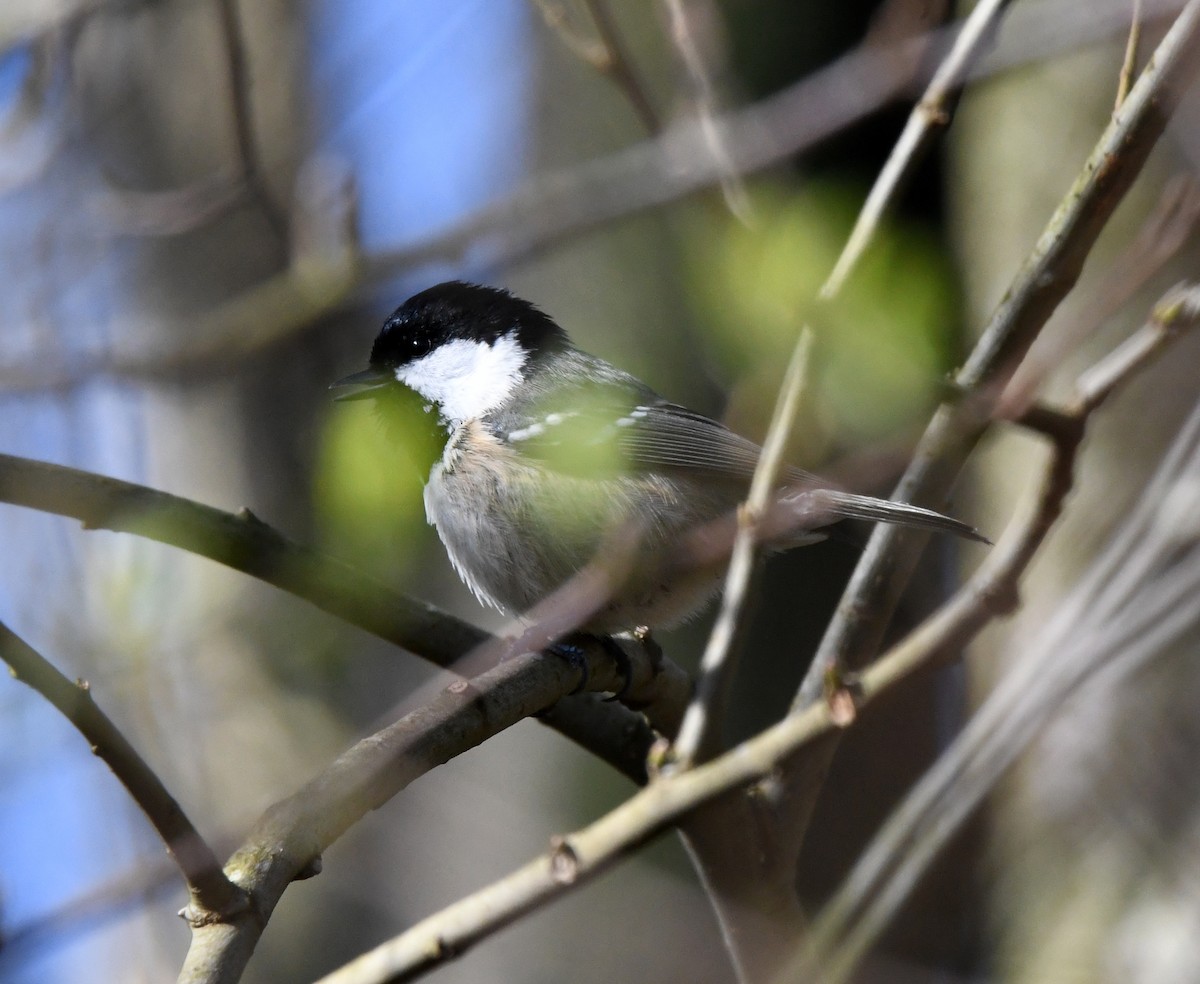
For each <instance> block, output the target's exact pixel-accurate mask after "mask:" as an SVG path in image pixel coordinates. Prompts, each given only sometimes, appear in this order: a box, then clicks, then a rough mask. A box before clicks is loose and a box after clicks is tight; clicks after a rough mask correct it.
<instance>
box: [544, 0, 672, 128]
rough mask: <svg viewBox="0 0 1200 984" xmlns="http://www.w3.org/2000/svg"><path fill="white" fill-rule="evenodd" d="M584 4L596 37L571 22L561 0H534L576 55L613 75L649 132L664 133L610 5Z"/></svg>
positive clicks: (586, 0) (599, 2)
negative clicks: (609, 7)
mask: <svg viewBox="0 0 1200 984" xmlns="http://www.w3.org/2000/svg"><path fill="white" fill-rule="evenodd" d="M584 3H585V4H586V6H587V9H588V14H589V15H590V16H591V18H592V23H593V24H594V25H595V28H596V36H595V37H590V36H588V35H586V34H584V33H583V32H581V31H580V30H579V29H578V28H576V27H575V26H574V25H573V24H572V23H571V21H570V19H569V18H568V17H567V14H566V11H565V10H564V9H563V6H562V3H561V0H534V5H535V6H536V7H537V8H538V10H540V11H541V13H542V19H543V20H544V21H545V22H546V26H547V27H549V28H550V29H551V30H552V31H554V33H555V34H557V35H558V37H559V39H560V40H561V41H562V42H563V44H565V45H566V46H567V47H568V48H569V49H570V50H571V51H572V52H573V53H574V54H575V57H577V58H578V59H579V60H580V61H582V62H584V63H585V64H587V65H590V66H591V67H592V68H593V69H594V70H595V71H597V72H599V73H600V74H601V75H605V76H607V77H608V78H610V79H611V80H612V82H613V84H614V85H615V86H616V87H617V88H618V89H620V90H621V92H622V93H624V95H625V98H626V99H628V100H629V104H630V106H632V107H633V111H634V113H635V114H636V115H637V117H638V119H639V120H640V121H641V123H642V126H644V127H645V128H646V132H647V133H650V134H655V133H659V132H661V131H662V121H661V120H660V119H659V116H658V113H657V112H656V111H655V109H654V105H653V104H652V103H651V101H650V97H649V95H648V94H647V92H646V87H645V85H643V83H642V80H641V79H640V78H639V77H638V74H637V72H636V70H635V69H634V67H633V62H632V61H631V60H630V58H629V53H628V52H627V51H626V49H625V42H624V41H623V40H622V38H621V33H620V31H618V30H617V25H616V22H615V21H614V20H613V18H612V14H611V12H610V11H609V9H608V5H607V4H606V3H605V2H604V0H584Z"/></svg>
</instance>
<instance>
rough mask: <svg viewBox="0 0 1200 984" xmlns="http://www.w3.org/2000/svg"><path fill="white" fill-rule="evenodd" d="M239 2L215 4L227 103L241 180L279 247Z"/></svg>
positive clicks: (283, 233)
mask: <svg viewBox="0 0 1200 984" xmlns="http://www.w3.org/2000/svg"><path fill="white" fill-rule="evenodd" d="M238 3H239V0H217V14H218V16H219V17H220V20H221V32H222V34H223V35H224V38H225V51H226V56H227V58H228V68H229V101H230V110H231V115H232V117H233V134H234V139H235V140H236V142H237V149H238V159H239V161H240V163H241V177H242V180H243V181H244V182H245V184H246V188H247V190H249V192H250V194H251V195H252V196H253V197H254V198H255V200H257V202H258V204H259V206H260V207H261V208H262V210H263V215H265V216H266V219H267V222H268V223H269V224H270V226H271V230H272V231H273V232H274V233H275V235H276V236H278V237H279V241H280V242H281V243H283V242H286V241H287V218H286V216H285V215H284V214H283V212H282V211H280V209H279V206H278V205H276V204H275V200H274V199H273V198H272V197H271V190H270V189H269V188H268V187H267V182H266V172H265V171H264V169H263V165H262V159H261V157H260V156H259V153H258V141H257V139H256V137H255V133H254V107H253V104H252V103H251V97H250V92H251V79H250V66H249V65H248V64H247V61H246V40H245V37H244V35H243V31H242V20H241V13H240V11H239V10H238Z"/></svg>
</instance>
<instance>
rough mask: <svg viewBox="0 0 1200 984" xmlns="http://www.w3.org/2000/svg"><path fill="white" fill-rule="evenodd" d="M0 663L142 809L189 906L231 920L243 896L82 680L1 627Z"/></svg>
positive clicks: (242, 904)
mask: <svg viewBox="0 0 1200 984" xmlns="http://www.w3.org/2000/svg"><path fill="white" fill-rule="evenodd" d="M0 659H3V660H4V662H5V663H7V664H8V666H9V668H10V670H11V672H12V675H13V677H15V678H16V679H17V680H20V681H21V682H22V683H24V684H27V685H28V686H30V687H32V688H33V689H34V690H36V691H37V692H38V693H39V694H41V695H42V696H43V697H45V698H46V700H47V701H48V702H49V703H50V704H51V705H52V706H54V707H55V708H56V709H57V710H58V711H59V712H60V713H61V714H62V715H63V717H65V718H66V719H67V720H68V721H70V722H71V724H72V725H73V726H74V727H75V729H76V730H77V731H78V732H79V733H80V734H81V735H83V737H84V738H85V739H86V740H87V742H88V744H89V745H91V748H92V752H93V753H94V754H95V755H97V756H98V757H99V758H100V759H102V760H103V761H104V762H105V763H106V764H107V765H108V767H109V768H110V769H112V771H113V775H115V776H116V777H117V779H118V780H119V781H120V783H121V785H122V786H124V787H125V789H126V790H127V791H128V792H129V795H130V796H131V797H132V798H133V801H134V802H135V803H136V804H137V805H138V806H139V807H140V808H141V810H142V812H143V813H144V814H145V815H146V819H148V820H149V821H150V823H151V825H152V826H153V827H154V829H155V830H156V831H157V832H158V835H159V837H161V838H162V841H163V844H165V845H166V848H167V851H168V853H169V854H170V855H171V857H172V858H173V859H174V860H175V864H176V865H177V866H178V868H179V871H180V873H181V874H182V875H183V878H184V881H185V882H186V883H187V886H188V892H189V893H190V895H191V897H192V902H193V904H198V905H202V906H204V907H205V908H206V909H207V910H209V911H211V912H213V913H216V914H219V915H220V917H221V918H230V917H233V916H235V915H236V914H237V913H239V912H242V911H244V910H245V909H246V906H247V899H246V896H245V894H244V893H243V892H242V891H241V890H240V889H239V888H238V887H237V886H236V885H234V884H233V883H232V882H231V881H230V880H229V879H228V878H226V877H225V874H224V872H223V871H222V870H221V863H220V862H219V861H218V860H217V857H216V855H215V854H213V851H212V848H210V847H209V846H208V843H207V842H206V841H205V840H204V838H203V837H201V836H200V832H199V831H198V830H196V828H195V827H194V826H193V825H192V822H191V821H190V820H189V819H188V818H187V815H186V814H185V813H184V812H183V808H182V807H181V806H180V805H179V804H178V803H177V802H176V800H175V798H174V797H173V796H172V795H171V794H170V793H169V792H168V791H167V787H166V786H165V785H163V782H162V780H161V779H159V777H158V776H157V774H155V772H154V770H153V769H151V768H150V766H149V765H147V764H146V761H145V759H143V758H142V757H141V755H139V754H138V752H137V750H136V749H135V748H134V747H133V745H132V744H130V742H129V740H128V739H127V738H126V737H125V736H124V735H123V734H122V733H121V731H120V729H119V728H118V727H117V726H116V725H115V724H113V722H112V720H111V719H110V718H109V717H108V715H107V714H105V713H104V712H103V711H102V710H100V708H99V706H98V705H97V704H96V701H95V699H94V697H93V696H92V692H91V688H90V687H89V686H88V684H87V683H86V682H85V681H83V680H77V681H75V682H74V683H72V682H71V681H70V680H68V679H67V678H66V677H65V676H63V674H62V673H60V672H59V671H58V670H57V669H55V667H54V666H53V665H51V663H50V662H49V661H48V660H47V659H46V658H45V657H44V656H42V655H41V654H40V653H38V652H37V651H36V650H35V649H34V648H33V647H32V646H30V645H29V644H28V643H27V642H25V640H24V639H22V638H20V637H19V636H18V635H17V634H16V633H15V632H13V631H12V630H11V629H10V628H9V627H8V626H7V625H4V624H3V623H0Z"/></svg>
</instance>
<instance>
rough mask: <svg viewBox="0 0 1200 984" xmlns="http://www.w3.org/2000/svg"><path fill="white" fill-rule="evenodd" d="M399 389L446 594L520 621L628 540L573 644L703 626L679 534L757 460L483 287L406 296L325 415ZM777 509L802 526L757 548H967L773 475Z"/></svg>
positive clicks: (338, 386)
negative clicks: (861, 526)
mask: <svg viewBox="0 0 1200 984" xmlns="http://www.w3.org/2000/svg"><path fill="white" fill-rule="evenodd" d="M397 387H406V388H407V389H409V390H412V391H414V392H415V393H416V394H418V395H419V397H420V398H421V399H423V400H424V401H427V406H426V410H427V411H432V410H434V409H436V411H437V414H438V423H439V425H440V427H441V429H442V432H443V433H444V435H445V446H444V449H443V451H442V454H441V458H440V460H438V461H437V462H436V463H435V464H434V465H433V468H432V470H431V471H430V474H429V478H428V481H427V482H426V484H425V512H426V516H427V517H428V519H429V522H430V523H431V524H432V525H433V526H434V527H436V529H437V532H438V536H439V537H440V538H441V540H442V543H443V544H444V545H445V548H446V551H447V553H448V554H449V556H450V560H451V562H452V563H453V565H454V568H455V570H456V571H457V572H458V574H459V576H460V577H461V578H462V580H463V581H464V582H465V583H466V584H467V586H468V587H469V588H470V589H471V590H472V591H473V592H474V593H475V595H476V597H478V598H479V600H480V601H481V602H483V603H485V604H488V605H491V606H493V607H494V608H497V609H499V610H500V611H501V612H504V613H505V614H508V615H520V614H521V613H522V612H525V611H528V610H529V609H530V608H531V607H532V606H533V605H534V604H536V603H537V602H538V601H540V600H542V599H543V598H545V597H546V596H547V595H549V594H550V593H551V592H553V591H554V590H555V589H557V588H559V587H561V586H562V585H564V584H565V583H566V582H567V581H568V580H569V579H570V578H571V577H572V576H573V575H575V574H577V573H578V572H580V571H581V570H582V569H584V568H585V567H586V566H587V565H588V564H589V562H591V561H593V560H595V559H596V557H597V553H598V551H600V550H602V549H603V548H605V547H606V546H611V543H612V538H613V537H614V536H617V537H619V536H621V535H623V533H624V531H630V533H629V535H631V536H634V535H636V536H637V537H638V538H639V539H638V540H637V542H636V545H635V549H634V551H633V557H632V560H631V563H630V564H629V573H628V576H627V577H625V579H624V580H623V581H622V582H621V585H620V586H619V587H618V588H617V589H616V590H615V591H614V592H613V593H612V596H611V597H609V598H607V599H606V600H604V601H603V602H602V603H600V604H599V605H598V606H597V607H596V609H595V611H594V612H593V614H592V615H591V616H590V617H589V619H588V621H587V622H586V624H584V625H582V626H580V628H581V629H582V630H583V631H586V632H588V633H591V634H595V635H608V634H612V633H617V632H623V631H630V630H635V629H642V630H644V629H646V628H650V629H658V628H667V627H670V626H671V625H674V624H676V623H678V622H681V621H683V620H685V619H687V618H688V617H690V616H691V615H693V614H695V613H696V612H698V611H699V610H700V609H701V608H703V606H704V604H705V602H706V601H707V600H708V599H709V598H710V597H711V595H712V594H714V592H715V590H716V588H717V586H718V585H719V583H720V579H721V575H722V572H723V568H724V559H723V558H719V559H717V560H709V561H708V562H706V563H703V564H701V565H699V566H691V567H689V566H687V565H686V564H684V563H683V562H682V561H681V551H680V549H679V545H680V544H681V543H682V542H683V541H684V540H685V538H686V537H687V536H688V534H689V533H691V532H692V531H693V530H695V529H697V528H698V527H701V526H703V525H704V524H706V523H710V522H712V521H715V520H718V519H720V518H721V517H725V516H728V515H729V514H730V512H731V511H732V510H733V509H735V508H736V507H737V505H738V503H739V502H742V501H743V500H744V499H745V497H746V494H747V491H748V489H749V485H750V479H751V477H752V475H753V473H754V469H755V466H756V464H757V462H758V457H759V453H760V449H759V447H758V445H756V444H754V443H753V442H752V441H749V440H747V439H745V438H743V437H739V436H738V435H737V434H735V433H733V432H732V431H731V430H729V429H728V428H727V427H725V426H724V425H723V424H720V423H718V422H717V421H715V420H712V419H710V418H708V417H705V416H703V415H702V414H699V413H695V412H693V411H691V410H688V409H687V408H686V407H682V406H679V405H678V404H675V403H671V402H669V401H668V400H665V399H664V398H663V397H661V396H659V395H658V393H656V392H655V391H654V390H652V389H651V388H650V387H649V386H647V385H646V384H645V383H643V382H642V381H641V380H639V379H637V378H635V377H634V376H631V375H630V374H629V373H627V372H623V371H622V370H620V369H618V368H617V367H616V366H613V365H611V364H610V363H608V362H606V361H605V360H603V359H600V358H597V357H596V356H593V355H589V354H587V353H586V352H583V351H580V350H579V349H578V348H576V347H575V346H574V345H572V344H571V342H570V340H569V339H568V337H567V335H566V333H565V332H564V331H563V329H562V328H560V327H559V326H558V324H557V323H556V322H555V321H554V320H553V319H551V318H550V317H549V316H548V315H546V314H545V313H543V312H542V311H541V310H539V309H538V308H537V307H535V306H534V305H533V304H531V303H530V302H528V301H524V300H522V299H521V298H519V297H515V296H514V295H512V294H510V293H509V292H508V291H505V290H500V289H497V288H494V287H485V286H479V285H476V284H468V283H462V282H460V281H450V282H448V283H443V284H438V285H437V286H435V287H430V288H429V289H427V290H424V291H422V292H421V293H419V294H415V295H414V296H412V297H410V298H409V299H408V300H407V301H405V302H404V303H403V304H401V305H400V307H398V308H397V309H396V310H395V311H394V312H393V313H392V315H391V317H389V318H388V319H387V321H385V322H384V325H383V329H382V330H381V331H380V333H379V335H378V337H377V338H376V339H375V344H374V347H373V348H372V349H371V358H370V363H369V368H367V369H366V370H364V371H363V372H359V373H355V374H354V375H352V376H348V377H346V378H345V379H342V380H340V381H339V382H337V383H335V384H334V385H333V387H332V388H333V389H334V390H335V391H336V394H337V395H336V398H337V399H339V400H356V399H365V398H381V397H385V396H386V395H388V393H389V392H391V391H394V390H395V389H396V388H397ZM783 481H784V484H785V485H786V489H785V490H784V491H783V492H782V493H781V494H782V496H783V499H784V501H786V499H787V497H788V495H789V494H792V493H791V491H790V490H792V489H794V490H795V495H797V496H798V495H800V494H802V493H812V492H813V491H814V490H819V492H820V503H821V505H820V508H819V509H817V510H815V515H814V516H812V517H811V522H809V523H808V524H807V525H806V526H802V527H801V528H799V529H796V528H792V529H789V530H788V531H787V533H786V535H785V536H783V537H781V538H780V540H779V541H778V542H776V543H771V544H769V546H772V547H776V548H781V549H782V548H787V547H791V546H797V545H801V544H804V543H812V542H815V541H817V540H820V539H822V538H823V537H824V534H823V533H822V532H821V529H820V528H821V527H824V526H828V525H829V524H830V523H832V522H836V521H837V520H839V519H843V518H857V519H866V520H875V521H879V522H885V523H898V524H901V525H904V526H913V527H924V528H926V529H933V530H941V531H946V532H951V533H955V534H958V535H960V536H966V537H970V538H973V539H978V540H982V539H983V537H981V536H980V535H979V534H978V533H977V532H976V531H975V530H974V529H972V528H971V527H970V526H967V525H966V524H964V523H960V522H959V521H957V520H954V519H951V518H949V517H947V516H943V515H942V514H940V513H937V512H934V511H933V510H930V509H923V508H921V507H919V506H912V505H909V504H907V503H902V502H892V501H889V500H887V499H877V498H873V497H871V496H865V495H857V494H854V493H850V492H844V491H841V490H838V489H834V488H831V487H829V486H828V485H823V484H822V483H821V482H820V480H819V479H817V478H816V477H815V476H812V475H809V474H807V473H805V472H801V471H799V470H797V469H789V470H788V471H787V473H786V474H785V476H784V478H783Z"/></svg>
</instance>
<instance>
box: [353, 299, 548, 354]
mask: <svg viewBox="0 0 1200 984" xmlns="http://www.w3.org/2000/svg"><path fill="white" fill-rule="evenodd" d="M514 330H515V331H516V333H517V339H518V341H519V342H520V343H521V345H522V346H523V347H524V348H526V349H527V350H528V351H530V352H532V353H535V354H537V353H543V352H547V351H552V350H556V349H559V348H562V347H563V346H564V345H566V344H567V336H566V333H565V332H564V331H563V330H562V329H561V328H560V327H559V326H558V325H557V324H556V323H555V321H554V319H553V318H551V317H550V316H549V315H547V314H546V313H544V312H543V311H541V310H539V309H538V308H537V307H535V306H534V305H533V304H531V303H529V301H525V300H522V299H521V298H519V297H514V296H513V295H512V294H510V293H509V292H508V291H506V290H501V289H500V288H498V287H484V286H481V285H479V284H468V283H463V282H462V281H460V280H450V281H447V282H446V283H443V284H438V285H437V286H435V287H430V288H429V289H427V290H423V291H421V292H420V293H419V294H414V295H413V296H412V297H410V298H409V299H408V300H407V301H405V302H404V303H403V304H401V305H400V306H399V307H398V308H396V310H395V311H393V312H392V314H391V317H389V318H388V319H387V321H385V322H384V324H383V329H382V330H381V331H380V332H379V336H378V337H377V338H376V339H375V345H374V347H373V348H372V349H371V363H370V364H371V365H372V366H373V367H377V368H378V367H387V368H393V367H395V366H401V365H404V364H405V363H407V362H411V361H413V360H414V359H419V358H421V357H422V356H423V355H426V354H427V353H428V352H430V351H432V350H433V349H435V348H436V347H437V346H439V345H442V344H444V343H446V342H449V341H453V340H454V339H459V338H461V339H464V340H467V341H479V342H488V343H491V342H494V341H496V339H498V338H499V337H500V336H501V335H505V334H508V333H509V332H512V331H514Z"/></svg>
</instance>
